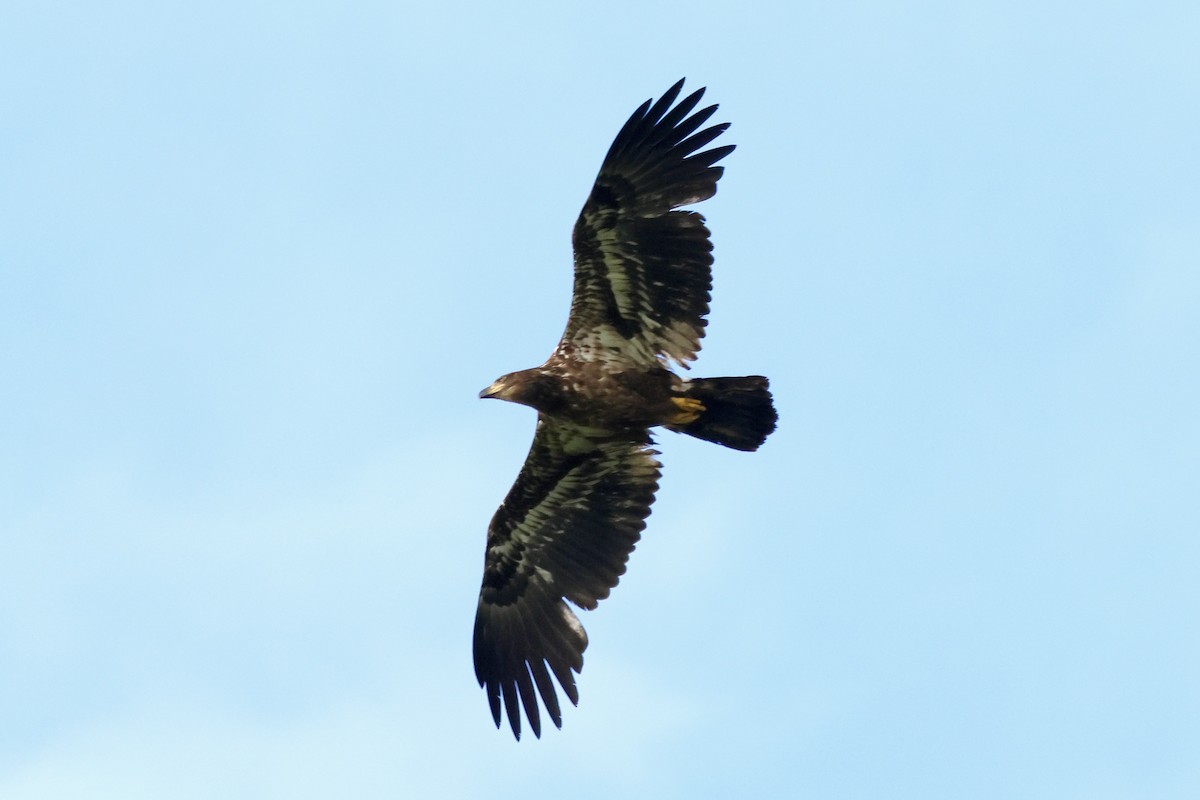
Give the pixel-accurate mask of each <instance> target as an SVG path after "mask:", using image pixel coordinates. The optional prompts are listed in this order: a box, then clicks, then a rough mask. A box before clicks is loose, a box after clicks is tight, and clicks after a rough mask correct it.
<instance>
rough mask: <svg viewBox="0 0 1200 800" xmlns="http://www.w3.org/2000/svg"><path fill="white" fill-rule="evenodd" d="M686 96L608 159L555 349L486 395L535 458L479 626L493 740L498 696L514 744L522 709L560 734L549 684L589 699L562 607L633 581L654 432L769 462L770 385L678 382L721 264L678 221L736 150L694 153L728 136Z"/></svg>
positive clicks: (589, 603) (578, 231)
mask: <svg viewBox="0 0 1200 800" xmlns="http://www.w3.org/2000/svg"><path fill="white" fill-rule="evenodd" d="M682 88H683V81H682V80H681V81H679V82H678V83H676V84H675V85H674V86H672V87H671V88H670V89H669V90H667V92H666V94H664V95H663V96H662V98H661V99H659V100H658V102H656V103H654V104H653V105H651V101H649V100H647V101H646V102H645V103H643V104H642V106H641V107H640V108H638V110H637V111H635V112H634V113H633V116H631V117H630V118H629V121H628V122H626V123H625V125H624V127H622V128H621V131H620V133H618V134H617V138H616V139H615V140H614V141H613V144H612V147H611V148H609V151H608V155H607V156H605V158H604V163H603V164H602V165H601V167H600V174H599V176H598V177H597V178H596V182H595V185H593V186H592V192H591V194H590V195H589V196H588V199H587V202H586V203H585V204H584V206H583V211H582V213H581V214H580V215H579V219H578V221H576V223H575V231H574V235H573V242H574V245H575V289H574V296H573V297H572V299H571V313H570V317H569V318H568V320H567V329H566V332H565V333H563V336H562V340H561V341H560V342H559V343H558V347H557V348H555V350H554V353H553V354H552V355H551V356H550V358H549V359H548V360H547V361H546V363H545V364H543V365H542V366H540V367H534V368H533V369H526V370H521V371H520V372H513V373H510V374H508V375H504V376H503V377H501V378H500V379H499V380H497V381H496V382H495V383H493V384H492V385H491V386H489V387H488V388H486V389H484V390H483V391H482V392H480V394H479V396H480V397H495V398H499V399H501V400H508V401H511V402H514V403H522V404H524V405H527V406H531V407H533V408H535V409H537V411H538V421H537V432H536V433H535V434H534V437H533V446H532V448H530V451H529V456H528V457H527V458H526V459H525V465H524V466H523V467H522V468H521V473H520V475H518V476H517V481H516V483H515V484H514V485H513V487H512V489H511V490H510V491H509V493H508V496H507V497H506V498H505V500H504V503H503V504H502V505H501V506H500V508H499V510H497V511H496V515H495V517H493V518H492V522H491V525H490V526H489V527H488V534H487V553H486V556H485V559H484V568H483V588H482V589H481V591H480V593H479V606H478V609H477V612H476V617H475V639H474V651H475V676H476V678H478V680H479V685H480V686H481V687H485V689H486V692H487V698H488V703H489V705H490V706H491V710H492V717H493V718H494V720H495V722H496V727H499V726H500V716H501V715H500V709H501V700H502V699H503V706H504V708H505V710H506V712H507V715H508V721H509V725H510V726H511V727H512V731H513V735H514V736H516V737H517V738H518V739H520V738H521V711H520V709H521V707H524V709H525V715H526V716H527V717H528V718H529V727H530V728H532V729H533V733H534V735H535V736H540V735H541V722H540V717H539V714H538V702H537V694H540V695H541V698H542V703H543V705H544V706H545V709H546V712H547V713H548V714H549V715H550V719H551V720H553V722H554V724H555V725H556V726H557V727H560V728H561V727H562V713H561V711H560V708H559V703H558V696H557V694H556V692H555V687H554V684H553V683H552V681H551V677H550V676H551V674H553V676H554V678H555V679H557V681H558V684H559V685H560V686H561V687H562V690H563V691H564V692H565V693H566V695H567V697H568V698H570V700H571V702H572V703H575V704H577V703H578V702H579V691H578V689H577V688H576V686H575V676H574V675H572V671H574V672H580V671H581V670H582V669H583V651H584V649H585V648H586V647H587V643H588V642H587V634H585V633H584V630H583V626H582V625H580V623H579V620H578V618H576V616H575V614H574V613H573V612H572V611H571V609H570V607H569V606H568V605H567V604H566V602H565V601H566V600H569V601H571V602H572V603H573V604H575V605H576V606H579V607H581V608H587V609H592V608H595V607H596V603H597V602H598V601H600V600H603V599H604V598H605V597H608V593H609V591H610V590H611V589H612V588H613V587H614V586H616V585H617V580H618V578H619V577H620V576H621V574H622V573H624V572H625V562H626V561H627V560H628V558H629V554H630V553H631V552H633V548H634V545H635V544H636V543H637V541H638V538H639V536H640V534H641V531H642V529H643V528H645V527H646V517H647V516H648V515H649V514H650V504H651V503H652V502H654V492H655V490H657V488H658V478H659V468H660V466H661V465H660V464H659V463H658V461H657V460H655V458H654V456H656V455H658V452H657V451H655V450H653V449H651V445H652V442H651V439H650V429H651V428H652V427H655V426H662V427H665V428H667V429H668V430H673V431H678V432H680V433H686V434H689V435H691V436H695V437H698V438H700V439H706V440H708V441H710V442H717V443H718V444H723V445H725V446H726V447H732V448H734V449H736V450H756V449H757V448H758V446H759V445H761V444H762V443H763V441H764V440H765V439H766V438H767V435H768V434H770V433H771V431H773V430H774V429H775V422H776V414H775V409H774V406H773V405H772V402H771V394H770V392H769V391H768V389H767V379H766V378H763V377H758V376H752V377H746V378H707V379H700V378H696V379H692V380H688V379H686V378H681V377H679V376H677V375H675V374H674V373H673V372H671V370H670V369H669V367H670V366H671V362H675V363H676V364H678V365H679V366H681V367H684V368H686V367H687V362H689V361H692V360H693V359H695V357H696V353H697V352H698V351H699V349H700V339H701V337H703V336H704V326H705V319H704V317H705V315H706V314H707V313H708V301H709V290H710V289H711V288H712V276H711V267H712V262H713V258H712V244H711V242H710V241H709V232H708V228H706V227H705V226H704V217H702V216H700V215H699V214H698V213H696V212H694V211H676V210H675V209H677V208H679V207H680V206H686V205H690V204H692V203H698V202H700V201H701V200H707V199H708V198H709V197H712V196H713V194H715V193H716V191H717V180H718V179H719V178H720V177H721V173H722V172H723V168H722V167H718V166H714V164H716V163H717V162H718V161H720V160H721V159H722V158H724V157H725V156H727V155H729V153H731V152H732V151H733V145H726V146H724V147H714V148H712V149H710V150H704V151H703V152H698V151H700V150H701V148H703V147H705V145H707V144H709V143H710V142H712V141H713V140H714V139H716V138H717V137H718V136H719V135H720V134H721V133H722V132H724V131H725V129H726V128H728V127H729V124H728V123H723V124H720V125H713V126H710V127H708V128H705V129H703V130H700V127H701V126H702V125H703V124H704V123H705V121H707V120H708V118H709V117H711V116H712V114H713V112H714V111H716V109H717V107H716V106H715V105H712V106H708V107H707V108H703V109H701V110H699V111H697V112H695V113H694V114H693V113H691V112H692V109H694V108H695V107H696V105H697V104H698V103H699V102H700V98H701V97H702V96H703V94H704V89H700V90H699V91H696V92H694V93H692V94H690V95H688V96H687V97H686V98H684V99H683V100H682V101H680V102H679V104H678V105H675V106H674V108H672V104H673V103H674V102H675V100H676V98H678V97H679V93H680V90H681V89H682ZM697 131H699V132H697ZM534 687H537V688H536V694H535V690H534ZM518 698H519V700H518ZM518 703H519V705H518Z"/></svg>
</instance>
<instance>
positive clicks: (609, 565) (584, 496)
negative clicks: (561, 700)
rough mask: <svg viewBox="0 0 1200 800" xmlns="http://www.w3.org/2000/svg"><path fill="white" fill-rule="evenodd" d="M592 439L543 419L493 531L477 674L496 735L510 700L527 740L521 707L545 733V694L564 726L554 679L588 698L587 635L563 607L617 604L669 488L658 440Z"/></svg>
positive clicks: (537, 731)
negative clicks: (620, 583)
mask: <svg viewBox="0 0 1200 800" xmlns="http://www.w3.org/2000/svg"><path fill="white" fill-rule="evenodd" d="M593 436H594V434H591V435H589V434H588V433H587V432H585V431H582V430H581V429H579V428H576V427H575V426H572V425H569V424H567V423H562V422H556V421H552V420H549V419H546V418H544V417H540V416H539V419H538V427H537V433H536V434H535V435H534V439H533V446H532V447H531V448H530V451H529V456H528V458H527V459H526V460H525V465H524V466H523V467H522V468H521V473H520V475H519V476H518V477H517V481H516V483H515V484H514V485H513V487H512V489H511V490H510V491H509V493H508V497H507V498H505V500H504V503H503V504H501V506H500V508H499V509H498V510H497V511H496V515H495V516H494V517H493V518H492V523H491V525H490V526H489V527H488V535H487V555H486V558H485V560H484V567H483V588H482V589H481V590H480V592H479V606H478V610H477V612H476V616H475V641H474V650H475V677H476V678H478V680H479V685H480V686H483V687H485V688H486V690H487V697H488V703H489V704H490V705H491V708H492V717H493V718H494V719H495V721H496V726H497V727H499V725H500V707H501V698H503V701H504V706H505V709H506V711H507V714H508V721H509V724H510V726H511V727H512V731H513V735H515V736H516V737H517V738H518V739H519V738H520V737H521V711H520V708H521V706H524V708H525V715H526V716H527V717H528V718H529V726H530V728H532V729H533V733H534V735H535V736H540V735H541V723H540V719H539V715H538V703H537V696H536V695H535V693H534V686H535V685H536V686H537V692H538V693H540V694H541V697H542V703H543V704H544V705H545V707H546V711H547V713H548V714H549V715H550V718H551V719H552V720H553V721H554V724H555V725H556V726H558V727H562V714H561V712H560V710H559V705H558V697H557V695H556V694H555V689H554V684H553V683H552V682H551V680H550V673H551V672H553V673H554V677H555V678H557V679H558V683H559V684H560V685H561V686H562V688H563V691H564V692H566V694H567V697H568V698H570V700H571V702H572V703H577V702H578V701H579V692H578V690H577V689H576V688H575V678H574V676H573V675H572V674H571V671H572V670H574V671H575V672H579V671H580V670H581V669H583V651H584V649H585V648H586V647H587V634H586V633H584V630H583V626H582V625H581V624H580V623H579V619H578V618H577V617H576V616H575V614H574V613H573V612H572V611H571V609H570V608H569V607H568V606H567V604H566V603H565V602H564V599H566V600H570V601H571V602H572V603H574V604H575V605H577V606H580V607H582V608H589V609H590V608H595V607H596V603H597V602H598V601H600V600H603V599H604V598H605V597H608V593H609V591H610V590H611V589H612V587H614V586H616V585H617V580H618V579H619V578H620V576H621V575H622V574H623V573H624V572H625V562H626V561H627V560H628V558H629V554H630V553H631V552H633V548H634V545H635V544H636V543H637V540H638V538H639V536H640V535H641V531H642V529H643V528H645V527H646V523H645V520H646V517H647V516H648V515H649V514H650V504H651V503H652V502H653V501H654V492H655V490H657V488H658V477H659V466H660V465H659V463H658V462H657V461H656V460H655V459H654V456H655V455H656V453H655V451H654V450H651V449H650V447H649V446H648V441H647V442H646V443H640V442H631V441H628V440H623V441H606V440H603V439H601V440H597V439H595V438H593ZM547 668H548V669H547ZM518 696H519V697H520V701H519V702H520V705H518V699H517V698H518Z"/></svg>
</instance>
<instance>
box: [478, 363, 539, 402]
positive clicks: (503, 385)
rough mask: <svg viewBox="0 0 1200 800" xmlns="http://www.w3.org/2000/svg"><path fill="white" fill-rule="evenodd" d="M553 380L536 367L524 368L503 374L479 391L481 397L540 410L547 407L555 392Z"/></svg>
mask: <svg viewBox="0 0 1200 800" xmlns="http://www.w3.org/2000/svg"><path fill="white" fill-rule="evenodd" d="M550 383H551V381H550V380H549V379H548V377H547V376H546V375H544V374H543V373H542V372H540V371H539V370H536V369H523V370H521V371H520V372H510V373H508V374H507V375H501V376H500V377H499V378H497V379H496V380H495V381H494V382H493V383H492V385H491V386H489V387H487V388H486V389H484V390H483V391H482V392H480V393H479V396H480V397H494V398H496V399H497V400H507V401H508V402H510V403H520V404H521V405H523V406H530V407H532V408H536V409H538V410H539V411H544V410H546V409H544V408H543V406H546V405H548V403H547V401H548V399H549V398H550V397H551V396H552V395H553V394H554V392H553V391H552V387H551V386H550V385H549V384H550Z"/></svg>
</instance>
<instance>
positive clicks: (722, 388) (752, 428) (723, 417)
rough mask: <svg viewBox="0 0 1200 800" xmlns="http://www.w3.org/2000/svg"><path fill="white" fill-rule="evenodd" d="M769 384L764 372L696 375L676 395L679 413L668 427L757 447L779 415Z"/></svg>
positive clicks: (736, 447)
mask: <svg viewBox="0 0 1200 800" xmlns="http://www.w3.org/2000/svg"><path fill="white" fill-rule="evenodd" d="M768 385H769V384H768V381H767V379H766V378H764V377H762V376H761V375H751V376H749V377H746V378H693V379H691V380H690V381H688V382H687V383H686V384H685V385H684V391H683V397H682V398H676V401H675V402H676V405H678V406H679V408H680V414H679V416H678V417H677V418H676V419H675V420H673V421H672V422H669V423H667V425H666V427H667V428H668V429H670V430H673V431H678V432H679V433H686V434H687V435H689V436H695V437H696V438H697V439H704V440H705V441H709V442H716V443H717V444H723V445H725V446H726V447H732V448H733V449H734V450H757V449H758V448H759V446H760V445H761V444H762V443H763V442H764V441H766V439H767V436H769V435H770V434H771V431H773V430H775V423H776V421H778V419H779V415H778V414H776V413H775V405H774V404H773V403H772V402H771V392H770V391H769V390H768V388H767V387H768Z"/></svg>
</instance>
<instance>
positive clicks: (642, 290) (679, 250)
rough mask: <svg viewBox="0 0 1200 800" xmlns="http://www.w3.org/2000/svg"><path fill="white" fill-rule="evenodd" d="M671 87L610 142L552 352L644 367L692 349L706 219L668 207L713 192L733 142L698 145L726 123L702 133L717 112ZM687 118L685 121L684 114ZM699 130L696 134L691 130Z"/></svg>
mask: <svg viewBox="0 0 1200 800" xmlns="http://www.w3.org/2000/svg"><path fill="white" fill-rule="evenodd" d="M682 88H683V81H679V82H678V83H676V84H675V85H674V86H672V87H671V88H670V89H669V90H667V92H666V94H664V95H663V96H662V97H661V98H660V99H659V100H658V102H656V103H654V104H653V105H651V104H650V101H649V100H647V101H646V102H645V103H644V104H643V105H642V106H641V108H639V109H638V110H637V111H635V112H634V113H633V116H631V117H630V118H629V121H628V122H626V123H625V125H624V127H622V128H621V131H620V132H619V133H618V134H617V137H616V139H615V140H613V143H612V147H611V148H610V149H609V151H608V155H606V156H605V157H604V163H603V164H602V165H601V167H600V174H599V175H597V176H596V183H595V184H594V185H593V187H592V191H591V194H590V195H589V196H588V199H587V202H586V203H585V204H584V206H583V211H582V212H580V214H579V219H578V221H577V222H576V223H575V230H574V234H573V237H572V240H573V242H574V246H575V288H574V293H573V295H572V298H571V315H570V317H569V318H568V320H567V328H566V331H565V332H564V333H563V337H562V341H561V342H560V343H559V352H560V353H563V354H568V355H571V356H574V357H577V358H584V359H597V360H623V361H626V362H633V363H636V364H640V365H642V366H651V365H657V364H658V361H659V359H668V358H669V359H673V360H674V361H676V362H677V363H679V364H681V365H683V366H687V362H689V361H691V360H692V359H694V358H695V357H696V353H697V351H699V349H700V339H701V337H703V336H704V326H705V320H704V317H705V315H706V314H707V313H708V301H709V291H710V290H711V288H712V263H713V258H712V243H711V242H710V241H709V233H708V228H706V227H705V226H704V217H702V216H700V215H699V214H697V213H696V212H694V211H676V210H675V209H677V208H679V207H681V206H686V205H691V204H692V203H698V202H700V201H701V200H707V199H708V198H710V197H712V196H713V195H714V194H715V193H716V191H717V181H718V180H719V179H720V177H721V173H722V172H723V168H722V167H718V166H714V165H715V164H716V163H717V162H718V161H720V160H721V159H722V158H724V157H725V156H727V155H729V153H731V152H732V151H733V145H726V146H724V147H714V148H712V149H711V150H704V149H703V148H704V147H705V146H706V145H708V144H709V143H711V142H712V141H713V140H714V139H716V138H717V137H718V136H720V135H721V133H722V132H724V130H725V129H726V128H728V127H729V125H728V123H722V124H719V125H713V126H710V127H708V128H704V129H703V130H700V128H701V126H703V125H704V123H705V122H706V121H707V120H708V118H709V117H711V116H712V114H713V112H714V111H716V110H717V107H716V106H715V105H713V106H708V107H707V108H702V109H700V110H699V111H697V112H695V113H694V114H693V113H691V112H692V109H694V108H695V107H696V105H697V104H698V103H699V102H700V98H701V97H702V96H703V95H704V90H703V89H700V90H698V91H695V92H693V93H692V94H690V95H688V96H687V97H685V98H684V99H683V100H680V101H679V104H678V105H676V106H675V107H674V108H671V105H672V103H674V102H675V100H676V98H678V97H679V93H680V91H681V89H682ZM689 114H690V116H689ZM697 131H699V132H697Z"/></svg>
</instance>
